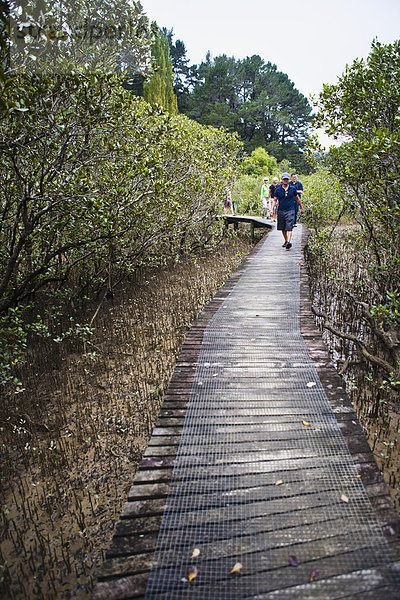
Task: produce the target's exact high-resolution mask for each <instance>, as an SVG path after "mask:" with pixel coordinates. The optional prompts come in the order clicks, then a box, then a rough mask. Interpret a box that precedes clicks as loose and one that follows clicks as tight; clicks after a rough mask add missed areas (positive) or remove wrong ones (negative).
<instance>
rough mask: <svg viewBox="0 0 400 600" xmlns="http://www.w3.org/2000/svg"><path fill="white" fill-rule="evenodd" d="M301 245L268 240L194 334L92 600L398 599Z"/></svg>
mask: <svg viewBox="0 0 400 600" xmlns="http://www.w3.org/2000/svg"><path fill="white" fill-rule="evenodd" d="M300 237H301V227H300V226H299V227H298V229H297V230H296V233H295V236H294V246H293V248H292V249H291V250H290V251H286V250H285V249H283V248H282V247H281V243H282V237H281V235H280V233H279V232H277V231H273V232H271V233H270V234H269V235H268V236H267V238H264V240H263V241H262V242H260V244H259V245H258V246H257V248H256V250H255V251H254V252H253V253H252V254H251V255H250V256H249V257H247V258H246V259H245V260H244V262H243V263H242V265H241V267H240V269H239V270H238V271H237V272H236V273H235V274H234V275H233V276H232V277H231V278H230V279H229V280H228V282H227V283H226V284H225V285H224V286H223V287H222V288H221V289H220V290H219V292H218V293H217V294H216V296H215V297H214V299H213V300H212V301H211V302H210V303H209V305H208V306H207V307H206V308H205V309H204V310H203V312H202V313H201V315H200V316H199V319H198V320H197V322H196V323H195V325H194V326H193V328H192V329H191V331H190V332H189V334H188V336H187V338H186V341H185V344H184V346H183V348H182V352H181V354H180V357H179V361H178V364H177V367H176V369H175V372H174V376H173V378H172V380H171V384H170V387H169V390H168V393H167V395H166V398H165V401H164V404H163V409H162V412H161V415H160V418H159V421H158V424H157V427H156V429H155V431H154V434H153V437H152V439H151V441H150V445H149V447H148V449H147V451H146V454H145V457H144V458H143V461H142V463H141V468H140V470H139V471H138V473H137V476H136V478H135V482H134V485H133V486H132V488H131V491H130V493H129V498H128V502H127V503H126V505H125V509H124V512H123V515H122V518H121V521H120V523H119V525H118V527H117V530H116V533H115V535H114V538H113V541H112V544H111V547H110V549H109V552H108V555H107V560H106V562H105V563H104V565H103V567H102V570H101V572H100V573H99V577H98V583H97V585H96V588H95V592H94V595H93V598H94V599H96V600H100V599H107V600H118V599H124V598H147V599H156V598H157V599H158V598H160V599H161V598H162V599H167V598H168V599H171V600H179V599H186V598H188V599H189V598H191V599H193V598H196V599H198V600H200V599H201V600H206V599H210V600H211V599H212V600H218V599H221V600H222V599H224V600H234V599H238V600H241V599H244V598H249V599H250V598H251V599H253V600H255V599H258V600H261V599H286V598H290V599H296V600H298V599H300V600H305V599H317V598H318V599H320V600H329V599H332V600H333V599H338V598H359V599H360V600H361V599H362V600H368V599H369V598H374V599H375V600H377V599H380V598H382V599H383V598H385V599H386V600H389V599H393V600H395V599H398V598H399V597H400V563H398V562H397V559H398V556H399V519H398V516H397V513H396V512H395V510H394V508H393V506H392V503H391V500H390V498H389V495H388V492H387V490H386V487H385V485H384V483H383V479H382V477H381V475H380V473H379V471H378V469H377V467H376V465H375V463H374V460H373V457H372V454H371V453H370V451H369V448H368V445H367V443H366V440H365V438H364V436H363V433H362V430H361V428H360V426H359V425H358V422H357V419H356V416H355V414H354V412H353V409H352V407H351V405H350V403H349V400H348V398H347V396H346V394H345V391H344V389H343V387H342V385H341V380H340V378H339V377H338V376H337V375H336V373H335V371H334V370H333V367H332V365H331V364H330V362H329V356H328V354H327V351H326V349H325V347H324V345H323V343H322V340H321V338H320V336H319V333H318V330H317V329H316V327H315V326H314V324H313V320H312V316H311V311H310V304H309V299H308V287H307V281H306V273H305V271H304V269H303V267H302V254H301V248H300ZM195 549H196V551H195V552H194V550H195ZM196 555H197V556H196ZM237 563H239V564H240V567H237V569H238V572H237V573H231V571H232V568H233V566H234V565H235V564H237ZM190 573H191V574H192V575H195V577H194V578H193V580H192V581H191V582H189V581H188V574H190Z"/></svg>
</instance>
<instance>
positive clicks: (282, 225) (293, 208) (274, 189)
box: [260, 173, 303, 250]
mask: <svg viewBox="0 0 400 600" xmlns="http://www.w3.org/2000/svg"><path fill="white" fill-rule="evenodd" d="M278 182H279V179H278V178H277V177H274V178H273V180H272V184H271V185H270V186H268V184H269V179H268V177H264V179H263V185H262V187H261V194H260V200H261V203H262V216H263V217H266V218H267V219H269V218H272V219H273V220H274V221H277V225H276V226H277V229H278V231H282V234H283V240H284V243H283V244H282V247H283V248H286V250H290V248H291V247H292V232H293V227H295V226H296V222H297V215H298V211H299V209H300V212H301V214H303V204H302V202H301V194H302V192H303V184H302V183H301V181H298V179H297V173H292V174H291V176H290V177H289V173H283V174H282V177H281V183H280V184H279V185H278Z"/></svg>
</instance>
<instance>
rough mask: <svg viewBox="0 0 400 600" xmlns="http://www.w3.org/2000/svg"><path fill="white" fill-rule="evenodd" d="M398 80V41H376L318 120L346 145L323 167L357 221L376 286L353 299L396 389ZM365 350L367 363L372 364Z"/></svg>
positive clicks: (399, 360)
mask: <svg viewBox="0 0 400 600" xmlns="http://www.w3.org/2000/svg"><path fill="white" fill-rule="evenodd" d="M399 77H400V41H396V42H394V43H393V44H387V45H384V44H381V43H379V42H377V41H375V42H373V44H372V49H371V52H370V54H369V56H368V58H367V59H366V60H356V61H354V63H353V64H352V65H351V66H348V67H347V68H346V70H345V72H344V73H343V75H342V76H341V77H340V78H339V80H338V83H337V84H335V85H325V86H324V89H323V91H322V93H321V94H320V99H319V114H318V117H317V120H316V125H319V126H325V127H326V128H327V131H328V133H330V134H331V135H334V136H336V137H339V138H341V139H342V140H343V143H342V144H341V145H340V146H339V147H331V148H330V152H329V154H328V155H327V157H326V159H325V161H324V162H325V166H326V168H327V169H328V171H329V172H330V173H332V174H333V175H334V176H335V177H336V179H337V180H338V181H339V183H340V188H341V190H342V194H341V196H342V198H343V199H344V200H345V209H347V210H349V211H351V213H352V215H353V217H354V218H355V220H356V221H357V222H358V223H359V226H360V232H359V242H358V243H359V247H360V248H361V249H362V252H364V254H365V260H364V261H363V262H364V263H365V264H368V270H369V275H370V276H369V277H366V281H370V280H371V279H372V280H373V282H374V285H373V288H370V287H369V284H365V286H364V287H361V288H360V285H359V283H360V282H358V286H357V289H356V290H349V293H350V294H351V296H350V297H351V298H352V301H353V306H354V308H355V309H356V310H358V312H359V313H360V319H361V320H362V321H363V322H364V335H368V334H369V335H371V336H373V337H374V339H377V340H380V343H381V344H383V345H384V347H385V348H386V351H387V352H388V356H387V357H386V362H385V363H383V362H379V361H378V366H380V367H381V368H382V369H383V371H384V372H386V376H387V377H388V378H389V380H390V381H391V382H392V383H393V382H395V381H397V382H399V380H400V313H399V302H398V298H399V293H400V257H399V252H398V251H399V247H400V179H399V173H400V89H399V86H398V83H397V82H398V79H399ZM368 290H370V293H369V294H368ZM356 343H357V342H356ZM362 344H363V342H362V341H360V342H359V347H360V349H361V351H362V354H363V356H364V358H367V360H373V357H372V359H371V357H370V356H369V357H368V356H367V350H366V348H365V347H363V345H362ZM375 358H376V357H375ZM375 363H376V361H375Z"/></svg>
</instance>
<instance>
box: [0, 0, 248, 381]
mask: <svg viewBox="0 0 400 600" xmlns="http://www.w3.org/2000/svg"><path fill="white" fill-rule="evenodd" d="M117 4H118V7H117V8H118V10H119V11H121V10H122V9H124V10H125V9H126V10H127V11H129V10H130V8H129V6H130V5H129V3H127V4H126V5H125V4H124V2H123V1H121V2H119V3H117ZM114 5H116V3H115V2H114V0H107V1H106V0H104V2H103V3H102V4H99V5H96V7H95V9H94V11H95V14H97V15H98V16H100V15H101V14H104V11H105V9H106V8H109V9H110V7H111V8H112V7H113V6H114ZM32 6H33V4H32ZM139 6H140V5H139ZM27 7H28V9H29V8H31V3H27ZM76 8H77V11H78V8H79V9H81V13H80V15H81V16H82V15H83V14H84V10H83V9H84V8H85V9H86V8H87V5H86V4H85V3H83V2H82V3H79V5H78V3H77V4H76ZM114 8H115V6H114ZM59 9H60V10H61V9H62V7H61V5H60V7H58V5H56V6H55V7H53V8H48V13H46V16H45V17H44V16H43V14H42V13H41V14H39V15H36V16H35V15H34V14H33V15H30V16H31V17H32V22H33V21H34V18H33V17H35V18H36V21H35V22H36V23H37V21H38V20H40V19H42V27H45V26H47V25H46V23H47V22H50V21H51V18H53V17H54V18H56V17H59V18H60V23H61V22H62V23H64V21H63V19H64V17H65V15H63V14H61V13H57V10H59ZM103 9H104V11H103V13H102V10H103ZM110 10H111V9H110ZM98 11H100V12H98ZM31 12H32V11H31ZM28 13H29V11H28V10H27V13H26V14H23V15H22V17H23V18H25V19H27V18H30V17H29V14H28ZM117 14H119V13H117ZM124 14H125V13H123V14H122V16H124ZM132 14H133V16H132V19H133V18H134V17H135V15H136V17H135V18H136V19H138V20H139V22H140V23H142V21H141V19H142V15H141V13H140V11H139V12H137V13H135V11H133V13H132ZM78 16H79V15H78V12H77V13H76V14H75V18H77V19H78ZM16 17H18V18H22V17H21V15H20V14H19V13H17V12H16ZM93 18H94V17H93ZM46 19H47V20H48V21H46V22H44V20H46ZM60 23H59V24H60ZM65 23H66V21H65ZM142 24H143V23H142ZM25 25H26V23H25ZM60 26H61V25H60ZM143 26H145V24H144V25H143ZM63 27H64V28H65V27H66V25H65V24H64V25H63ZM57 31H58V30H57ZM69 31H70V35H69V37H68V38H67V39H66V40H63V41H60V40H58V41H56V45H55V46H54V47H53V46H52V47H51V48H52V49H53V50H54V52H50V53H46V52H45V49H46V48H43V47H40V44H39V42H38V40H36V39H34V38H32V36H31V38H32V39H27V38H26V36H25V37H24V39H23V42H24V44H25V46H26V48H25V50H26V52H25V51H22V50H24V49H22V50H21V49H19V51H18V52H17V51H16V49H15V48H14V46H13V42H14V41H15V40H12V39H9V48H8V50H9V53H8V56H3V61H2V65H3V77H2V79H1V87H2V90H1V91H2V104H1V107H0V182H1V183H0V194H1V196H0V202H1V212H0V273H1V277H0V318H1V321H0V329H1V348H0V354H1V362H2V376H1V378H2V381H3V382H4V381H7V380H9V379H10V378H11V377H12V365H13V363H15V362H17V361H18V360H19V359H20V357H21V353H22V352H23V350H24V347H25V345H26V340H27V335H28V331H29V330H30V328H31V329H32V328H33V329H34V330H35V331H36V332H40V333H42V334H44V335H48V336H51V337H53V338H54V339H57V340H60V339H62V337H63V336H65V335H72V334H74V333H75V332H82V326H78V325H77V324H76V323H74V322H73V323H72V324H71V322H70V321H68V322H67V323H66V322H65V317H63V314H64V313H68V310H64V308H65V307H66V306H67V305H69V306H71V305H72V306H74V307H78V306H80V305H81V303H82V302H84V301H85V300H86V299H90V298H93V295H94V294H95V293H101V294H103V293H106V294H109V295H111V294H112V289H113V287H114V285H115V283H116V282H118V281H119V280H120V279H121V278H123V277H124V276H127V275H129V273H130V272H132V271H133V270H135V269H136V268H137V267H138V266H141V265H145V264H154V263H157V264H160V263H164V262H166V261H167V260H168V259H171V258H175V257H176V256H177V255H180V254H182V253H184V252H195V251H196V248H198V247H199V246H207V245H209V244H211V245H212V244H213V242H214V240H215V239H217V238H218V235H217V238H215V236H214V234H216V233H217V234H218V231H219V226H218V225H217V224H216V221H215V218H214V213H215V210H216V206H217V202H218V199H219V198H220V197H221V193H222V192H221V191H222V189H223V188H224V186H225V185H226V181H227V179H228V178H229V177H230V176H231V175H232V174H233V173H234V172H235V169H236V160H237V159H236V157H237V154H238V151H239V148H240V143H239V141H238V140H237V139H236V137H235V136H232V135H231V134H228V133H226V132H223V131H222V130H216V129H213V128H207V127H203V126H201V125H199V124H197V123H195V122H193V121H190V120H189V119H188V118H186V117H184V116H182V115H181V116H174V115H170V114H169V113H168V112H165V111H163V110H162V109H161V108H160V107H157V106H154V107H151V106H150V105H149V104H148V103H147V102H145V101H144V100H142V99H140V98H138V97H136V96H134V95H133V94H132V93H131V92H130V91H129V90H126V89H124V87H123V86H122V85H121V84H122V83H123V82H124V81H125V78H124V75H123V74H122V75H118V74H116V72H115V64H116V62H117V63H118V64H119V67H121V64H122V62H121V60H122V59H121V60H119V61H115V60H114V59H115V54H114V53H115V51H116V49H115V47H114V46H113V44H111V46H110V47H109V46H108V41H107V44H106V47H103V48H101V44H99V43H97V42H96V43H94V42H93V40H92V43H91V42H90V39H86V38H85V39H80V40H79V43H82V44H85V52H86V55H85V54H84V53H83V47H82V48H81V50H82V53H79V57H78V59H77V61H76V62H75V63H73V56H74V49H75V48H74V44H75V38H74V35H73V31H72V29H71V28H69ZM135 31H136V30H135ZM132 35H133V37H135V40H136V41H135V44H136V45H137V46H138V50H137V55H136V59H137V60H138V61H139V62H140V61H141V60H142V54H143V53H145V52H146V48H147V49H148V46H147V41H148V38H149V36H150V32H149V31H147V34H146V35H144V34H143V36H142V33H141V36H142V37H143V39H142V37H140V39H139V38H137V31H136V33H135V32H133V33H132ZM48 43H49V42H48V40H47V38H46V40H45V41H44V45H45V47H47V44H48ZM61 43H63V44H64V46H63V47H62V48H61ZM117 46H118V44H117ZM132 47H133V46H131V47H130V49H129V52H130V53H131V54H132ZM131 54H130V56H131ZM121 56H122V51H121V52H120V55H119V57H120V58H121ZM146 56H147V57H148V55H146ZM10 57H11V59H10ZM32 57H34V58H32ZM38 60H39V61H40V64H41V65H42V66H43V69H42V70H39V68H37V61H38ZM146 60H147V58H146V59H144V66H143V69H144V70H145V69H146V68H147V66H146V64H147V63H146ZM18 61H19V65H18V69H17V68H16V65H17V63H18ZM113 61H114V62H113ZM132 63H133V60H130V62H129V64H132ZM127 64H128V63H127ZM35 65H36V66H35ZM107 65H114V67H113V68H112V69H111V68H108V66H107ZM56 67H57V69H56ZM58 67H60V69H58ZM119 70H121V69H120V68H119ZM194 149H195V150H196V151H195V152H194V151H193V150H194ZM39 304H40V305H41V306H42V307H43V306H46V310H45V311H44V312H43V310H42V311H41V313H40V316H37V315H38V312H37V310H38V309H36V308H35V307H36V306H39ZM83 329H84V330H85V328H83ZM85 331H86V330H85ZM85 331H84V332H85ZM86 333H87V331H86Z"/></svg>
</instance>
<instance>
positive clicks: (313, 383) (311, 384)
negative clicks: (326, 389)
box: [306, 381, 317, 388]
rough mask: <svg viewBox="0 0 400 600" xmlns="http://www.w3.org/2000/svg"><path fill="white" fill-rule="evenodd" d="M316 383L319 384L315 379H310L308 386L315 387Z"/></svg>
mask: <svg viewBox="0 0 400 600" xmlns="http://www.w3.org/2000/svg"><path fill="white" fill-rule="evenodd" d="M315 385H317V384H316V383H315V381H309V382H308V383H306V386H307V387H308V388H312V387H314V386H315Z"/></svg>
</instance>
